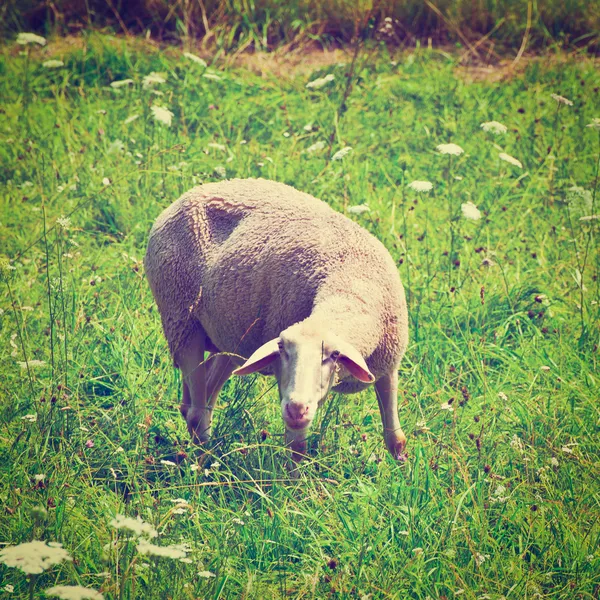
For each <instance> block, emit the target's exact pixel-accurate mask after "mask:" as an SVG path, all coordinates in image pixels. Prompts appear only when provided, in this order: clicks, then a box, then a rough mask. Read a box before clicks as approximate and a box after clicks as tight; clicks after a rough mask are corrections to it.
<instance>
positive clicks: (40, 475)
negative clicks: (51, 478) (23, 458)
mask: <svg viewBox="0 0 600 600" xmlns="http://www.w3.org/2000/svg"><path fill="white" fill-rule="evenodd" d="M33 478H34V479H35V482H36V483H40V482H41V481H44V480H45V479H46V475H44V474H43V473H38V474H37V475H34V476H33Z"/></svg>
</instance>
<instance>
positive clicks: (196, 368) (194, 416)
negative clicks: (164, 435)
mask: <svg viewBox="0 0 600 600" xmlns="http://www.w3.org/2000/svg"><path fill="white" fill-rule="evenodd" d="M205 339H206V335H205V333H204V331H202V330H199V331H197V332H196V333H194V335H192V336H191V337H190V339H189V341H188V343H187V345H186V347H185V348H183V349H182V350H180V351H178V352H177V357H176V358H177V364H178V365H179V368H180V369H181V374H182V376H183V402H182V404H181V413H182V414H183V415H184V417H185V420H186V422H187V426H188V431H189V432H190V435H191V437H192V441H193V442H195V443H202V442H205V441H207V440H208V439H209V437H210V427H211V417H212V410H211V409H209V407H208V406H207V404H206V400H207V386H206V365H205V363H204V350H205V345H206V342H205Z"/></svg>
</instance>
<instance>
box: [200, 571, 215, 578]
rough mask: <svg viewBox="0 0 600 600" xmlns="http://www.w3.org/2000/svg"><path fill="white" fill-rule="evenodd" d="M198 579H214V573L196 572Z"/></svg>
mask: <svg viewBox="0 0 600 600" xmlns="http://www.w3.org/2000/svg"><path fill="white" fill-rule="evenodd" d="M198 577H204V579H208V578H209V577H215V574H214V573H211V572H210V571H198Z"/></svg>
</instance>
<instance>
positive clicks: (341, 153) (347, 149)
mask: <svg viewBox="0 0 600 600" xmlns="http://www.w3.org/2000/svg"><path fill="white" fill-rule="evenodd" d="M350 152H352V148H351V147H350V146H346V147H345V148H342V149H341V150H338V151H337V152H336V153H335V154H334V155H333V156H332V157H331V160H342V158H344V156H346V155H348V154H350Z"/></svg>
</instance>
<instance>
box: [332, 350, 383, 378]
mask: <svg viewBox="0 0 600 600" xmlns="http://www.w3.org/2000/svg"><path fill="white" fill-rule="evenodd" d="M337 349H338V350H339V351H340V357H339V358H338V362H340V363H341V364H342V365H343V366H344V367H345V368H346V369H348V371H349V372H350V374H351V375H352V376H353V377H356V379H358V380H359V381H362V382H364V383H373V382H374V381H375V376H374V375H373V373H371V371H369V367H367V363H366V362H365V359H364V358H363V357H362V356H361V354H360V352H359V351H358V350H357V349H356V348H354V346H351V345H350V344H346V343H341V344H337Z"/></svg>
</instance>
